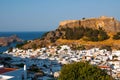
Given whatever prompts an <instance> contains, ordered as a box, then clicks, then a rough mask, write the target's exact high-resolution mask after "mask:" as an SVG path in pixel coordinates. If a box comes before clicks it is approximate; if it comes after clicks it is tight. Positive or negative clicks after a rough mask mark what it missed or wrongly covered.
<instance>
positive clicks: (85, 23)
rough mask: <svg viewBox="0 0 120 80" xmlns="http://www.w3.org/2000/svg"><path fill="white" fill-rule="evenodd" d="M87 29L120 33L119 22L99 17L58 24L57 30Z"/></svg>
mask: <svg viewBox="0 0 120 80" xmlns="http://www.w3.org/2000/svg"><path fill="white" fill-rule="evenodd" d="M81 26H82V27H89V28H93V29H98V28H103V29H104V30H105V31H106V32H113V33H114V32H120V22H119V21H118V20H116V19H114V18H113V17H106V16H101V17H99V18H89V19H85V18H83V19H82V20H66V21H62V22H60V24H59V28H58V29H61V28H66V27H69V28H74V27H81Z"/></svg>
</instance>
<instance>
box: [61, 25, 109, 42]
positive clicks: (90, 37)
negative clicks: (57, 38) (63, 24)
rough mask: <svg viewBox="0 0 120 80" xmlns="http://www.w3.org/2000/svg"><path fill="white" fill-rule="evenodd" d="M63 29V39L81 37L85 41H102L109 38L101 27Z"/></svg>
mask: <svg viewBox="0 0 120 80" xmlns="http://www.w3.org/2000/svg"><path fill="white" fill-rule="evenodd" d="M61 30H62V31H65V37H63V39H68V40H78V39H81V38H83V39H84V40H86V41H103V40H106V39H108V38H109V36H108V35H107V33H106V32H105V31H104V30H103V29H102V28H100V29H92V28H88V27H86V28H84V27H74V28H68V27H67V28H62V29H61Z"/></svg>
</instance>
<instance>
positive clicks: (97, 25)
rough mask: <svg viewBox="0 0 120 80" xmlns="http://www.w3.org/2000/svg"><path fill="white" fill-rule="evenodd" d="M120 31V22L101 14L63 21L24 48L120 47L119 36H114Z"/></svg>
mask: <svg viewBox="0 0 120 80" xmlns="http://www.w3.org/2000/svg"><path fill="white" fill-rule="evenodd" d="M118 32H120V22H119V21H118V20H116V19H114V18H113V17H105V16H101V17H99V18H89V19H85V18H83V19H82V20H67V21H62V22H60V24H59V27H58V28H57V29H56V30H54V31H50V32H47V33H46V34H44V36H43V37H42V38H41V39H37V40H34V41H32V42H29V43H27V44H25V45H24V46H23V47H22V48H24V49H27V48H39V47H43V46H48V45H61V44H68V45H70V46H71V45H72V44H74V45H84V46H85V47H86V48H91V47H101V46H106V45H107V46H111V47H112V48H115V49H116V48H117V49H119V48H120V45H119V43H120V40H119V36H117V37H118V39H117V40H114V39H113V36H114V35H115V34H116V33H118Z"/></svg>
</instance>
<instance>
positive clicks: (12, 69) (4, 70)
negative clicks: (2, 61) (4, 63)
mask: <svg viewBox="0 0 120 80" xmlns="http://www.w3.org/2000/svg"><path fill="white" fill-rule="evenodd" d="M14 70H16V69H15V68H1V69H0V74H3V73H6V72H10V71H14Z"/></svg>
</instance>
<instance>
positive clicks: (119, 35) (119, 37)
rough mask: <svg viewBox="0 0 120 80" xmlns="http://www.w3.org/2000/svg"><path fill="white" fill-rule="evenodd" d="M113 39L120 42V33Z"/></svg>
mask: <svg viewBox="0 0 120 80" xmlns="http://www.w3.org/2000/svg"><path fill="white" fill-rule="evenodd" d="M113 39H114V40H119V39H120V32H118V33H117V34H115V35H114V36H113Z"/></svg>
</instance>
